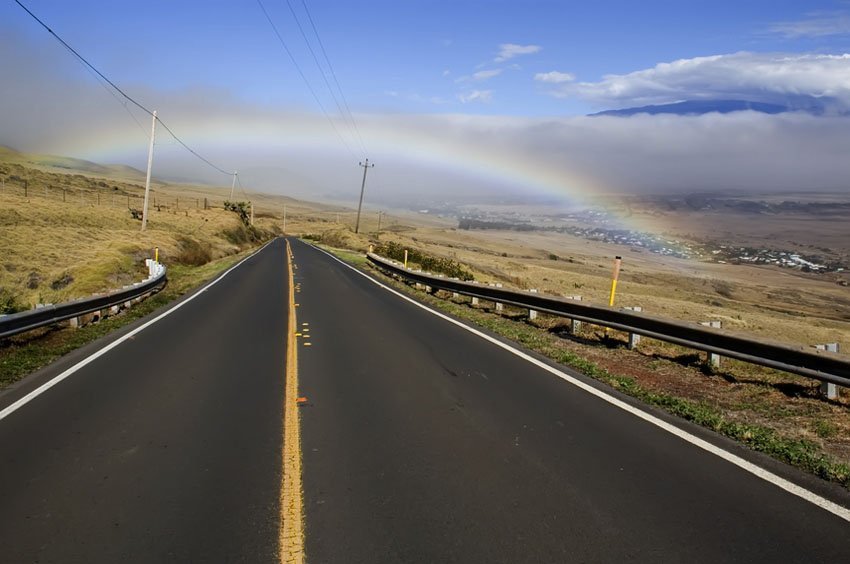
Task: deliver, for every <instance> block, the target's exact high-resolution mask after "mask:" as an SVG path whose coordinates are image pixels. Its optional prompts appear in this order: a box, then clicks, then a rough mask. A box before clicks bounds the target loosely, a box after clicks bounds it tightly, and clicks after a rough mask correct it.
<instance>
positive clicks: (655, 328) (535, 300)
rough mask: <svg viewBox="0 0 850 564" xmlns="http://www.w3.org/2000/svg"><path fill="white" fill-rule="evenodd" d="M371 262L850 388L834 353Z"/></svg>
mask: <svg viewBox="0 0 850 564" xmlns="http://www.w3.org/2000/svg"><path fill="white" fill-rule="evenodd" d="M367 258H368V259H369V261H370V262H371V263H372V264H374V265H375V266H376V267H378V268H379V269H381V270H384V271H385V272H388V273H390V274H393V275H396V276H398V277H400V278H403V279H406V280H409V281H413V282H418V283H420V284H425V285H427V286H430V287H432V288H436V289H441V290H448V291H451V292H457V293H458V294H463V295H465V296H471V297H475V298H479V299H485V300H489V301H493V302H498V303H503V304H509V305H513V306H516V307H520V308H528V309H532V310H536V311H539V312H545V313H549V314H552V315H556V316H559V317H566V318H569V319H575V320H579V321H584V322H587V323H592V324H594V325H601V326H603V327H610V328H611V329H617V330H620V331H627V332H630V333H635V334H638V335H644V336H646V337H650V338H652V339H657V340H659V341H665V342H668V343H673V344H677V345H681V346H684V347H688V348H691V349H696V350H702V351H706V352H709V353H715V354H718V355H721V356H725V357H728V358H734V359H737V360H742V361H745V362H749V363H752V364H758V365H761V366H766V367H769V368H775V369H777V370H782V371H785V372H790V373H792V374H798V375H801V376H807V377H809V378H814V379H816V380H820V381H822V382H830V383H833V384H837V385H840V386H845V387H850V360H847V359H845V358H842V357H840V356H838V355H837V354H834V353H829V352H824V351H817V350H814V349H808V348H806V347H803V346H793V345H787V344H783V343H777V342H772V341H768V340H764V339H758V338H754V337H751V336H746V335H741V334H736V333H733V332H730V331H725V330H721V329H711V328H707V327H704V326H701V325H698V324H696V323H689V322H685V321H675V320H671V319H665V318H661V317H653V316H651V315H646V314H644V313H637V312H633V311H627V310H620V309H616V308H613V307H607V306H599V305H590V304H585V303H581V302H579V301H576V300H569V299H565V298H558V297H553V296H546V295H542V294H535V293H530V292H521V291H515V290H506V289H503V288H496V287H492V286H484V285H481V284H478V283H475V282H461V281H460V280H457V279H451V278H445V277H441V276H434V275H431V274H426V273H424V272H416V271H412V270H410V269H406V268H404V267H403V266H401V265H400V264H397V263H395V262H393V261H390V260H387V259H385V258H382V257H379V256H378V255H376V254H373V253H369V254H367Z"/></svg>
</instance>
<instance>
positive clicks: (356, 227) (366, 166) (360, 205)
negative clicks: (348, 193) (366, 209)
mask: <svg viewBox="0 0 850 564" xmlns="http://www.w3.org/2000/svg"><path fill="white" fill-rule="evenodd" d="M358 164H359V165H360V166H362V167H363V182H362V183H361V184H360V203H358V204H357V222H356V223H355V224H354V232H355V233H360V210H361V209H362V208H363V191H364V190H365V189H366V173H367V172H368V171H369V168H371V167H374V166H375V163H372V164H369V159H366V162H365V163H358Z"/></svg>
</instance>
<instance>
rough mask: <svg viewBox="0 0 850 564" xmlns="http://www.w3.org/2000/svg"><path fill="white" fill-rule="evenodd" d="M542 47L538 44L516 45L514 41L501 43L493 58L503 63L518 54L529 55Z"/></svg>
mask: <svg viewBox="0 0 850 564" xmlns="http://www.w3.org/2000/svg"><path fill="white" fill-rule="evenodd" d="M540 49H542V47H540V45H517V44H516V43H502V44H501V45H499V54H498V55H497V56H496V58H495V59H493V60H494V61H495V62H497V63H503V62H505V61H507V60H508V59H513V58H514V57H517V56H519V55H531V54H533V53H537V52H539V51H540Z"/></svg>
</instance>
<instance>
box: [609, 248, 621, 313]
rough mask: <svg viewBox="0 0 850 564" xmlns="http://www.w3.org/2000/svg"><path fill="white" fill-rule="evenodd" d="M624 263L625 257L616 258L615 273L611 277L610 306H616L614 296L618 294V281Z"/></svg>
mask: <svg viewBox="0 0 850 564" xmlns="http://www.w3.org/2000/svg"><path fill="white" fill-rule="evenodd" d="M622 262H623V257H619V256H618V257H614V273H613V274H612V275H611V297H610V298H609V299H608V306H609V307H611V306H613V305H614V296H615V295H616V293H617V280H618V279H619V278H620V265H621V264H622Z"/></svg>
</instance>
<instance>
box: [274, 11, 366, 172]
mask: <svg viewBox="0 0 850 564" xmlns="http://www.w3.org/2000/svg"><path fill="white" fill-rule="evenodd" d="M257 4H259V5H260V9H261V10H262V11H263V15H264V16H265V17H266V20H268V22H269V25H271V26H272V30H273V31H274V34H275V35H276V36H277V40H278V42H279V43H280V45H281V47H283V50H284V51H286V54H287V55H289V60H290V61H292V64H293V65H294V66H295V69H296V70H297V71H298V74H299V75H301V80H303V81H304V84H305V85H306V86H307V89H308V90H309V91H310V94H312V95H313V99H314V100H315V101H316V104H318V105H319V108H320V109H321V110H322V113H323V114H324V116H325V118H326V119H327V120H328V123H330V124H331V127H332V128H333V130H334V132H336V135H337V137H339V140H340V141H342V144H343V145H345V148H346V149H348V152H349V153H350V154H351V156H352V157H354V158H357V156H356V155H355V154H354V151H352V150H351V146H350V145H349V144H348V141H346V140H345V137H343V136H342V134H341V133H340V132H339V129H337V126H336V124H335V123H334V122H333V120H332V119H331V116H330V115H329V114H328V111H327V110H326V109H325V106H324V104H322V101H321V100H319V96H318V95H316V91H315V90H314V89H313V86H312V85H311V84H310V81H309V80H307V77H306V76H305V75H304V71H302V70H301V66H300V65H299V64H298V61H296V60H295V56H294V55H293V54H292V51H290V50H289V47H288V46H287V45H286V41H284V40H283V36H281V34H280V32H279V31H278V30H277V26H276V25H275V24H274V21H272V18H271V16H269V13H268V11H266V7H265V6H264V5H263V2H262V0H257Z"/></svg>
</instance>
